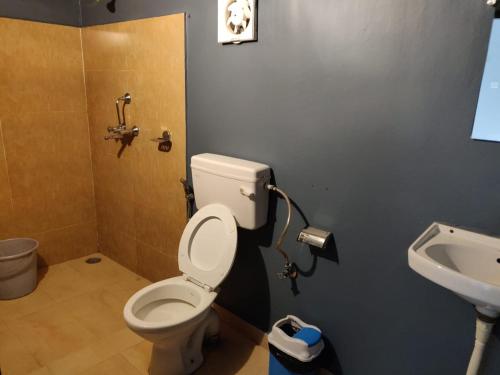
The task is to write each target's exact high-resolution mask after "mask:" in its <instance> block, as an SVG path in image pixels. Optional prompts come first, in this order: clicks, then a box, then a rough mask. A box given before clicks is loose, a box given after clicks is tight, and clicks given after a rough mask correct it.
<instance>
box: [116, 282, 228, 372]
mask: <svg viewBox="0 0 500 375" xmlns="http://www.w3.org/2000/svg"><path fill="white" fill-rule="evenodd" d="M216 296H217V293H216V292H214V291H207V290H206V289H203V288H202V287H199V286H197V285H196V284H194V283H192V282H190V281H187V280H185V279H184V278H183V277H174V278H171V279H167V280H163V281H160V282H157V283H155V284H152V285H149V286H148V287H146V288H144V289H142V290H140V291H139V292H137V293H135V294H134V295H133V296H132V297H131V298H130V299H129V300H128V302H127V304H126V305H125V308H124V317H125V321H126V322H127V325H128V326H129V327H130V329H131V330H132V331H134V332H135V333H136V334H138V335H140V336H142V337H143V338H145V339H146V340H148V341H151V342H152V343H153V353H152V358H151V365H150V370H149V373H150V374H151V375H167V374H172V375H173V374H190V373H192V372H193V371H194V370H196V369H197V368H198V367H199V366H200V365H201V364H202V362H203V356H202V354H201V348H202V343H203V339H204V338H205V337H211V336H216V335H217V334H218V331H219V321H218V317H217V315H216V314H215V312H213V310H212V309H211V308H210V306H211V305H212V303H213V301H214V299H215V297H216Z"/></svg>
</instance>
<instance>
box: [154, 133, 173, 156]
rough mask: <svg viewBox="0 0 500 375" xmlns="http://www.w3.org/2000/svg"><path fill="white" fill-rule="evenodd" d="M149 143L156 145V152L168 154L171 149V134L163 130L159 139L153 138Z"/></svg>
mask: <svg viewBox="0 0 500 375" xmlns="http://www.w3.org/2000/svg"><path fill="white" fill-rule="evenodd" d="M151 141H153V142H157V143H158V151H162V152H169V151H170V149H171V148H172V132H170V130H165V131H164V132H163V133H162V135H161V137H160V138H153V139H151Z"/></svg>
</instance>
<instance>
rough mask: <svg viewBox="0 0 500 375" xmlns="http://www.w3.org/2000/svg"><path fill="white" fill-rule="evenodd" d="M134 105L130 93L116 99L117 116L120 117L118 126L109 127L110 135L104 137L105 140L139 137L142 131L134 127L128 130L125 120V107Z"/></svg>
mask: <svg viewBox="0 0 500 375" xmlns="http://www.w3.org/2000/svg"><path fill="white" fill-rule="evenodd" d="M120 102H122V103H123V104H122V107H121V110H120ZM130 103H132V96H131V95H130V94H129V93H125V95H123V96H120V97H119V98H118V99H116V102H115V107H116V116H117V117H118V126H115V127H112V126H109V127H108V133H109V134H108V135H107V136H105V137H104V139H105V140H108V139H124V138H129V139H130V138H133V137H137V136H138V135H139V131H140V129H139V128H138V127H137V126H133V127H132V128H130V129H128V128H127V120H126V119H125V106H126V105H127V104H130Z"/></svg>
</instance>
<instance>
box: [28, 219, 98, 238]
mask: <svg viewBox="0 0 500 375" xmlns="http://www.w3.org/2000/svg"><path fill="white" fill-rule="evenodd" d="M95 222H96V221H95V220H93V221H82V222H80V223H75V224H70V225H65V226H63V227H57V228H53V229H49V230H44V231H42V232H31V233H29V234H32V235H37V234H46V233H50V232H57V231H59V230H63V229H68V228H73V227H77V226H79V225H85V224H91V223H95Z"/></svg>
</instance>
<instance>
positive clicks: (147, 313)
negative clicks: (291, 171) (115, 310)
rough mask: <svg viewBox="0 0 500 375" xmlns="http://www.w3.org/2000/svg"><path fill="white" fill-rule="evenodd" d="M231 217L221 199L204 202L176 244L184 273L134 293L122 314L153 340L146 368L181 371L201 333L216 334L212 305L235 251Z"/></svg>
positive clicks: (193, 357)
mask: <svg viewBox="0 0 500 375" xmlns="http://www.w3.org/2000/svg"><path fill="white" fill-rule="evenodd" d="M236 240H237V231H236V221H235V219H234V217H233V216H232V214H231V211H229V209H228V208H226V207H225V206H223V205H220V204H211V205H208V206H205V207H203V208H202V209H201V210H199V211H198V212H197V213H196V215H194V216H193V217H192V218H191V220H190V221H189V223H188V224H187V226H186V228H185V229H184V232H183V234H182V238H181V242H180V245H179V258H178V261H179V269H180V271H182V272H183V276H179V277H174V278H170V279H167V280H163V281H160V282H157V283H155V284H152V285H149V286H147V287H146V288H143V289H141V290H140V291H138V292H137V293H135V294H134V295H133V296H132V297H131V298H130V299H129V300H128V302H127V304H126V305H125V308H124V310H123V315H124V318H125V321H126V322H127V325H128V326H129V328H130V329H131V330H132V331H134V332H135V333H137V334H138V335H140V336H142V337H143V338H145V339H146V340H148V341H151V342H152V343H153V353H152V355H151V363H150V368H149V373H150V374H151V375H184V374H190V373H192V372H194V371H195V370H196V369H197V368H198V367H199V366H201V364H202V362H203V355H202V352H201V349H202V343H203V339H204V338H205V337H210V336H215V335H217V334H218V330H219V321H218V317H217V315H216V314H215V312H214V311H213V310H212V309H211V305H212V303H213V301H214V300H215V297H217V292H218V290H217V289H216V288H217V287H218V285H219V284H220V283H221V282H222V280H224V278H225V277H226V276H227V274H228V273H229V271H230V269H231V266H232V264H233V260H234V256H235V253H236Z"/></svg>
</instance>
